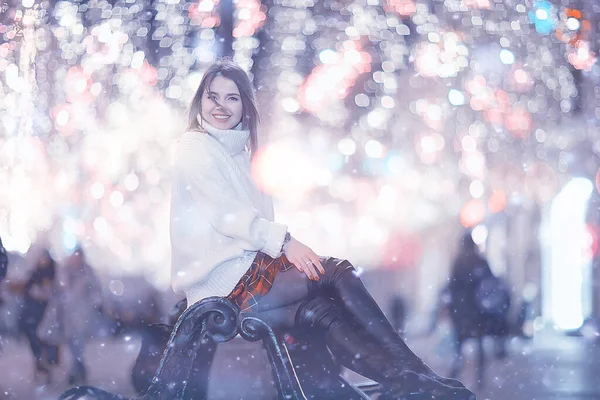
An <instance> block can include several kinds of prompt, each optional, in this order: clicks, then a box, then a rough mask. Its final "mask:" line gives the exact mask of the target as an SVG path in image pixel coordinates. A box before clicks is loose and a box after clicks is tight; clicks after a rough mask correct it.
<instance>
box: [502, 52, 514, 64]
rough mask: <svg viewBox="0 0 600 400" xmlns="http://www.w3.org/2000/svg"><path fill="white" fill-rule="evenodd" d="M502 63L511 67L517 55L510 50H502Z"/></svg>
mask: <svg viewBox="0 0 600 400" xmlns="http://www.w3.org/2000/svg"><path fill="white" fill-rule="evenodd" d="M500 61H501V62H502V64H505V65H511V64H514V62H515V55H514V54H513V52H512V51H510V50H508V49H502V50H500Z"/></svg>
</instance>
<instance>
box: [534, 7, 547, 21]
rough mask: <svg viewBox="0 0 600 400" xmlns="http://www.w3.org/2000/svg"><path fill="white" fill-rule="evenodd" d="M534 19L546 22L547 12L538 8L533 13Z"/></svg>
mask: <svg viewBox="0 0 600 400" xmlns="http://www.w3.org/2000/svg"><path fill="white" fill-rule="evenodd" d="M535 18H536V19H539V20H540V21H543V20H546V19H548V12H547V11H546V10H544V9H543V8H538V9H537V10H536V11H535Z"/></svg>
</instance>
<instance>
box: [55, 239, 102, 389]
mask: <svg viewBox="0 0 600 400" xmlns="http://www.w3.org/2000/svg"><path fill="white" fill-rule="evenodd" d="M63 283H64V287H63V292H62V295H61V299H62V318H63V323H64V333H65V336H66V339H67V345H68V347H69V351H70V353H71V356H72V364H71V368H70V371H69V383H70V384H72V385H74V384H84V383H85V382H86V380H87V369H86V366H85V343H86V342H87V341H88V339H89V338H90V337H91V336H92V335H93V327H94V326H95V323H96V322H97V321H98V317H99V316H100V314H101V312H102V299H103V298H102V287H101V285H100V282H99V280H98V278H97V277H96V274H95V273H94V271H93V270H92V268H91V267H90V266H89V264H88V263H87V262H86V260H85V254H84V251H83V249H82V248H81V247H77V248H76V249H75V251H74V252H73V254H72V255H71V256H69V257H68V258H67V260H66V262H65V266H64V282H63Z"/></svg>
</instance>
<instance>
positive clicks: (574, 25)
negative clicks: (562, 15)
mask: <svg viewBox="0 0 600 400" xmlns="http://www.w3.org/2000/svg"><path fill="white" fill-rule="evenodd" d="M580 25H581V24H580V23H579V20H578V19H577V18H572V17H571V18H569V19H567V28H569V30H572V31H576V30H578V29H579V26H580Z"/></svg>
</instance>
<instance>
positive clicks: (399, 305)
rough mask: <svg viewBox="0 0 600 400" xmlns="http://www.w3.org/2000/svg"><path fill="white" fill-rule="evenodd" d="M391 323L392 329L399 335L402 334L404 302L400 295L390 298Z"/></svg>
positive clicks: (404, 312) (404, 320) (404, 314)
mask: <svg viewBox="0 0 600 400" xmlns="http://www.w3.org/2000/svg"><path fill="white" fill-rule="evenodd" d="M391 303H392V304H391V321H390V322H392V325H394V328H396V330H397V331H398V333H399V334H401V335H402V334H404V328H405V325H406V302H405V301H404V298H403V297H402V296H401V295H400V294H396V295H394V296H393V297H392V301H391Z"/></svg>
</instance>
